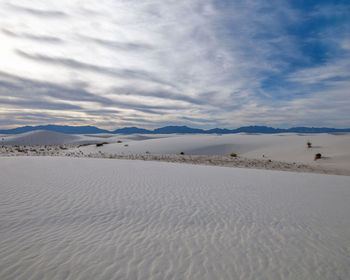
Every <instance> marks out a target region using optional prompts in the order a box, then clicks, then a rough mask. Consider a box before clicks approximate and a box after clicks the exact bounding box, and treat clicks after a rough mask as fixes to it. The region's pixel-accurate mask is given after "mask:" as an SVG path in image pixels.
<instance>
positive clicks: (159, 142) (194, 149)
mask: <svg viewBox="0 0 350 280" xmlns="http://www.w3.org/2000/svg"><path fill="white" fill-rule="evenodd" d="M128 137H130V136H128ZM127 139H128V141H127V142H126V144H127V146H125V145H124V143H114V144H109V145H104V146H103V147H95V146H89V147H84V148H82V149H81V151H83V152H84V153H96V152H99V151H101V152H103V153H107V154H108V153H109V154H121V153H124V154H142V153H146V152H147V153H151V154H179V153H180V152H184V153H185V154H188V155H229V154H230V153H232V152H234V153H237V154H238V155H239V156H242V157H247V158H258V159H261V158H265V159H272V160H278V161H285V162H298V163H306V164H311V165H319V166H322V167H327V166H328V167H331V168H340V169H346V170H350V134H343V135H332V134H309V135H298V134H274V135H271V134H258V135H252V134H229V135H222V136H218V135H171V136H169V137H166V138H154V139H147V140H143V141H139V139H137V140H132V139H130V138H127ZM308 141H311V142H312V144H313V148H311V149H308V148H307V146H306V143H307V142H308ZM316 153H321V154H322V156H323V158H322V159H321V160H318V161H314V156H315V154H316Z"/></svg>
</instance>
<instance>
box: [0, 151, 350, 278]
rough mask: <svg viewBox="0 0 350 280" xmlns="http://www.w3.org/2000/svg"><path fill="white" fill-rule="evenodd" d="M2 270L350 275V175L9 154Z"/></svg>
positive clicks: (5, 274) (75, 274) (3, 182)
mask: <svg viewBox="0 0 350 280" xmlns="http://www.w3.org/2000/svg"><path fill="white" fill-rule="evenodd" d="M0 178H1V179H0V192H1V196H0V225H1V226H0V279H2V280H7V279H9V280H12V279H26V280H27V279H74V280H75V279H201V280H202V279H246V280H249V279H293V280H294V279H319V280H320V279H343V280H346V279H350V265H349V260H350V246H349V240H350V203H349V198H350V177H346V176H333V175H319V174H317V175H316V174H303V173H291V172H289V173H288V172H279V171H263V170H249V169H232V168H223V167H209V166H194V165H182V164H171V163H158V162H142V161H125V160H107V159H78V158H76V159H74V158H58V157H57V158H52V157H14V158H0Z"/></svg>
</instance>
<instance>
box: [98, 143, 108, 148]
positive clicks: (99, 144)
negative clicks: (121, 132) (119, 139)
mask: <svg viewBox="0 0 350 280" xmlns="http://www.w3.org/2000/svg"><path fill="white" fill-rule="evenodd" d="M105 144H108V142H102V143H96V147H101V146H103V145H105Z"/></svg>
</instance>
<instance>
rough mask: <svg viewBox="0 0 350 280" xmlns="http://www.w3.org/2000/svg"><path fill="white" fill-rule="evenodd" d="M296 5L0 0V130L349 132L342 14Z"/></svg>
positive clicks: (349, 45) (330, 4)
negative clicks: (171, 127)
mask: <svg viewBox="0 0 350 280" xmlns="http://www.w3.org/2000/svg"><path fill="white" fill-rule="evenodd" d="M303 2H305V1H284V0H279V1H243V0H242V1H236V0H231V1H228V0H189V1H174V0H143V1H141V0H128V1H124V0H119V1H118V0H110V1H107V0H101V1H92V0H91V1H74V0H73V1H72V0H60V1H57V0H56V1H35V0H31V1H29V0H28V1H23V0H22V1H10V0H1V1H0V41H1V44H0V56H1V59H0V104H1V108H0V125H1V126H2V127H7V126H14V125H24V124H47V123H55V124H70V125H84V124H89V125H97V126H99V127H103V128H116V127H121V126H129V125H136V126H143V127H157V126H161V125H166V124H187V125H191V126H197V127H204V128H209V127H214V126H217V127H227V128H233V127H237V126H241V125H251V124H262V125H271V126H277V127H284V126H296V125H307V126H334V127H339V128H341V127H349V126H350V110H349V108H350V39H349V38H350V29H349V26H350V5H349V4H346V1H308V2H309V4H308V5H305V3H303ZM299 3H303V4H299Z"/></svg>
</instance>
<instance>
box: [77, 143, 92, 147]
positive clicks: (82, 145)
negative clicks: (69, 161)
mask: <svg viewBox="0 0 350 280" xmlns="http://www.w3.org/2000/svg"><path fill="white" fill-rule="evenodd" d="M89 145H91V144H90V143H85V144H80V145H79V146H78V148H80V147H86V146H89Z"/></svg>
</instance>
